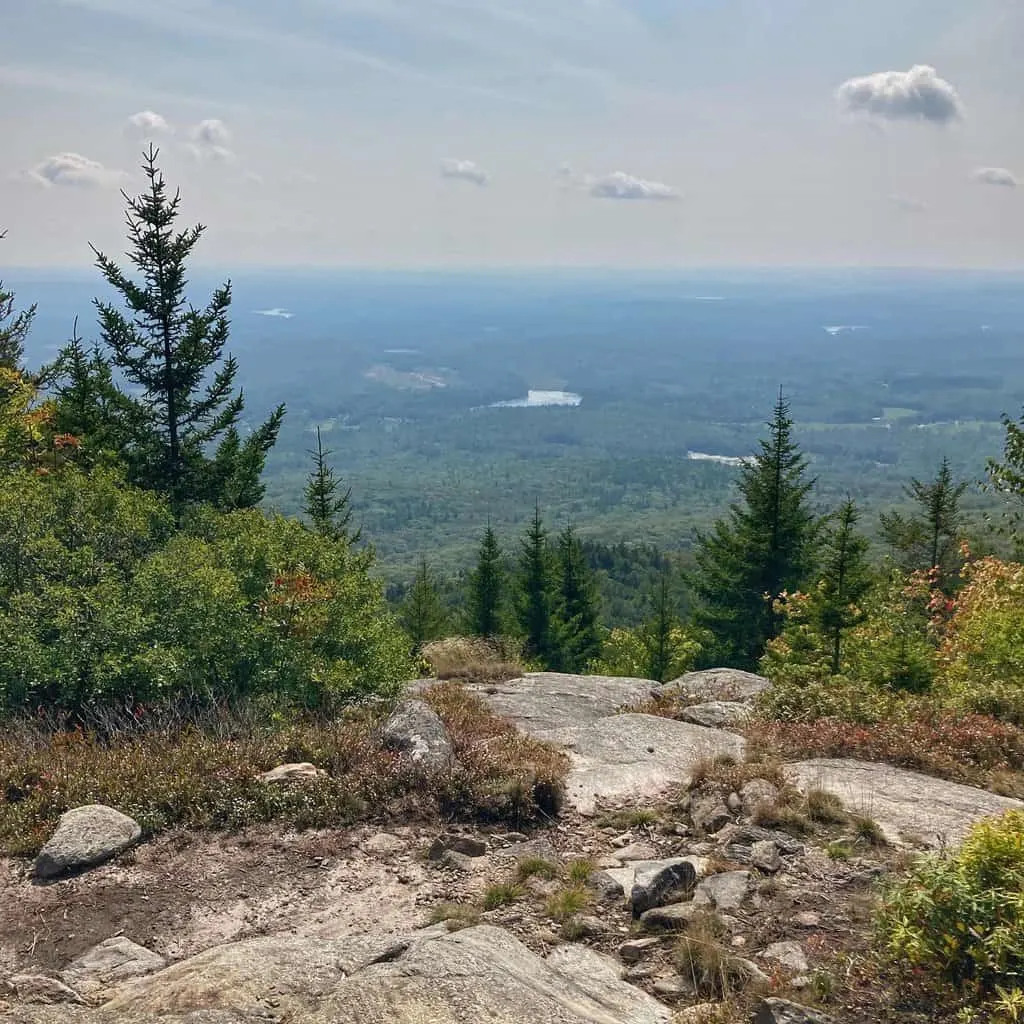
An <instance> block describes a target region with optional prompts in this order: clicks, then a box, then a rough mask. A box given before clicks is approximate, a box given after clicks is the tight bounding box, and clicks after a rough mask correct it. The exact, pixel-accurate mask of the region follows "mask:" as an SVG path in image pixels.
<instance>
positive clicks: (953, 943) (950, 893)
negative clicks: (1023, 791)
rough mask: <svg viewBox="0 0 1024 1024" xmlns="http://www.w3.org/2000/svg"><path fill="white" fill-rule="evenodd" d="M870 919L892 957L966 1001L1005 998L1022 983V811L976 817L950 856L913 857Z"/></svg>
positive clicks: (1023, 863) (882, 944)
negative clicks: (912, 864)
mask: <svg viewBox="0 0 1024 1024" xmlns="http://www.w3.org/2000/svg"><path fill="white" fill-rule="evenodd" d="M877 924H878V935H879V941H880V944H881V946H882V949H883V950H884V952H885V953H886V954H887V955H889V956H891V957H893V958H894V959H895V960H897V961H901V962H903V963H906V964H909V965H910V966H911V967H912V968H915V969H916V970H917V971H919V972H923V973H924V974H925V975H927V976H928V977H930V978H932V979H934V980H935V981H937V982H943V983H946V984H950V985H952V986H953V987H954V988H955V989H956V990H957V991H958V992H959V993H961V995H962V997H964V998H965V999H967V1000H968V1001H969V1002H974V1003H984V1002H987V1001H989V1000H991V999H993V997H995V998H996V999H1002V1000H1003V1001H1007V1000H1009V999H1010V998H1011V997H1010V996H1008V995H1007V993H1008V992H1011V991H1013V990H1021V989H1022V988H1024V812H1020V811H1010V812H1008V813H1006V814H1005V815H1003V816H1002V817H1001V818H996V819H989V820H986V821H982V822H980V823H979V824H977V825H975V826H974V828H973V829H972V830H971V832H970V834H969V835H968V837H967V840H966V841H965V842H964V844H963V846H962V847H961V848H960V850H959V851H958V852H957V853H955V854H946V855H940V856H933V857H929V858H926V859H924V860H921V861H919V862H918V863H917V865H916V866H915V867H914V868H913V869H912V870H911V873H910V875H909V876H908V877H907V878H905V879H903V880H901V881H899V882H896V883H894V884H893V885H892V886H891V887H890V888H889V889H888V891H887V892H886V893H885V897H884V901H883V904H882V907H881V909H880V912H879V915H878V921H877ZM997 989H1002V991H1003V995H1002V996H1000V995H999V993H998V992H997Z"/></svg>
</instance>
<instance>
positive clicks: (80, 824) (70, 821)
mask: <svg viewBox="0 0 1024 1024" xmlns="http://www.w3.org/2000/svg"><path fill="white" fill-rule="evenodd" d="M141 838H142V829H141V828H140V826H139V823H138V822H137V821H135V820H133V819H132V818H129V817H128V815H127V814H122V813H121V812H120V811H116V810H114V808H113V807H106V806H105V805H103V804H88V805H87V806H85V807H76V808H74V809H73V810H70V811H67V812H66V813H65V814H62V815H61V817H60V821H59V822H58V823H57V829H56V831H55V832H54V833H53V835H52V836H51V837H50V838H49V839H48V840H47V842H46V845H45V846H44V847H43V848H42V850H40V851H39V855H38V856H37V857H36V859H35V864H34V865H33V868H32V870H33V873H34V874H35V876H36V877H37V878H57V877H59V876H61V875H66V874H70V873H71V872H74V871H82V870H84V869H85V868H90V867H93V866H94V865H96V864H102V863H103V862H104V861H106V860H109V859H110V858H111V857H116V856H117V854H119V853H123V852H124V851H125V850H127V849H129V848H130V847H132V846H134V845H135V844H136V843H137V842H138V841H139V840H140V839H141Z"/></svg>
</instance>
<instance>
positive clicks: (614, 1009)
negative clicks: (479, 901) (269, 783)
mask: <svg viewBox="0 0 1024 1024" xmlns="http://www.w3.org/2000/svg"><path fill="white" fill-rule="evenodd" d="M619 972H620V967H619V965H618V963H617V961H615V960H613V959H611V958H608V957H605V956H602V955H600V954H598V953H595V952H593V951H591V950H589V949H587V948H586V947H584V946H580V945H566V946H561V947H559V948H558V949H556V950H554V951H553V952H552V953H551V954H550V955H549V956H548V957H547V958H545V959H542V958H541V957H539V956H537V955H535V954H534V953H531V952H530V951H529V950H528V949H527V948H526V947H525V946H524V945H523V944H522V943H521V942H519V940H518V939H516V938H515V937H514V936H512V935H510V934H509V933H508V932H505V931H503V930H502V929H499V928H494V927H490V926H487V925H480V926H476V927H472V928H465V929H462V930H461V931H457V932H447V931H445V930H444V929H443V928H437V929H429V930H427V931H424V932H420V933H416V934H415V935H410V936H408V937H405V938H397V939H396V938H390V939H383V938H380V939H374V938H371V937H354V936H350V937H348V938H345V939H337V940H324V939H322V938H303V937H299V936H295V935H280V936H275V937H269V938H259V939H249V940H245V941H242V942H235V943H230V944H228V945H223V946H217V947H215V948H213V949H210V950H207V951H206V952H204V953H200V954H199V955H198V956H195V957H191V958H190V959H188V960H183V961H181V962H179V963H176V964H173V965H172V966H170V967H168V968H166V969H165V970H163V971H161V972H159V973H158V974H154V975H150V976H149V977H148V978H142V979H139V980H136V981H132V982H127V983H125V984H123V985H121V986H119V987H118V988H117V989H116V990H115V991H114V993H113V998H112V999H111V1001H110V1002H108V1003H107V1004H106V1005H105V1006H104V1007H103V1008H102V1010H100V1011H98V1014H97V1018H96V1020H97V1022H98V1024H99V1022H102V1024H107V1022H112V1021H117V1022H118V1024H143V1022H146V1024H149V1022H151V1021H153V1020H160V1022H161V1024H188V1022H196V1021H199V1020H203V1021H210V1022H213V1021H218V1022H220V1021H224V1022H227V1021H229V1020H231V1021H239V1022H240V1021H242V1020H246V1019H249V1018H248V1017H247V1016H246V1015H247V1014H249V1013H252V1014H253V1017H252V1019H253V1020H255V1019H258V1018H257V1017H256V1015H255V1011H257V1010H260V1011H261V1012H262V1013H263V1014H266V1013H267V1006H268V1003H269V1005H270V1006H272V1007H273V1011H272V1012H273V1015H274V1017H275V1018H276V1019H279V1020H280V1019H291V1020H295V1021H301V1022H302V1024H336V1022H338V1021H349V1020H358V1021H359V1022H360V1024H395V1022H397V1021H410V1022H412V1021H445V1022H446V1024H477V1022H479V1021H481V1020H486V1021H488V1022H489V1024H520V1022H521V1021H526V1020H528V1021H530V1022H531V1024H668V1022H669V1021H670V1020H671V1016H672V1014H671V1011H670V1010H669V1009H668V1008H667V1007H666V1006H664V1005H662V1004H661V1003H660V1002H658V1001H657V1000H655V999H653V998H652V997H651V996H648V995H646V994H645V993H643V992H641V991H639V990H638V989H636V988H635V987H633V986H631V985H628V984H626V983H625V982H623V981H622V980H621V979H620V978H619ZM264 1019H265V1018H264ZM90 1024H91V1022H90Z"/></svg>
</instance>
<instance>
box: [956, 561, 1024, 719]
mask: <svg viewBox="0 0 1024 1024" xmlns="http://www.w3.org/2000/svg"><path fill="white" fill-rule="evenodd" d="M964 577H965V579H966V580H967V583H966V586H964V587H963V589H962V590H961V591H960V593H959V594H958V595H957V600H956V603H955V605H954V608H953V614H952V616H951V618H950V621H949V624H948V625H947V627H946V632H945V637H944V639H943V642H942V645H941V647H940V648H939V666H940V667H939V676H938V681H937V686H936V693H937V694H938V695H939V696H940V697H941V698H942V699H943V700H944V701H945V702H946V703H948V704H950V705H952V706H954V707H957V708H961V709H964V710H966V711H969V712H974V713H980V714H987V715H993V716H995V717H996V718H1000V719H1003V720H1005V721H1009V722H1013V723H1015V724H1017V725H1024V565H1021V564H1020V563H1018V562H1002V561H1000V560H999V559H996V558H982V559H979V560H977V561H975V562H971V563H969V564H968V565H967V566H966V567H965V569H964Z"/></svg>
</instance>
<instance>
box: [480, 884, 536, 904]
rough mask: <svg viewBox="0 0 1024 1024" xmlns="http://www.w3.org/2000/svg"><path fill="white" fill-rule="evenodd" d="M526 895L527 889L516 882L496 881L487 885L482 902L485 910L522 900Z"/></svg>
mask: <svg viewBox="0 0 1024 1024" xmlns="http://www.w3.org/2000/svg"><path fill="white" fill-rule="evenodd" d="M525 895H526V890H525V889H523V887H522V886H521V885H517V884H516V883H515V882H495V883H494V884H493V885H489V886H488V887H487V889H486V891H485V892H484V898H483V900H482V901H481V902H482V904H483V908H484V910H497V909H498V908H499V907H505V906H508V904H509V903H515V902H516V900H521V899H522V898H523V896H525Z"/></svg>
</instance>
